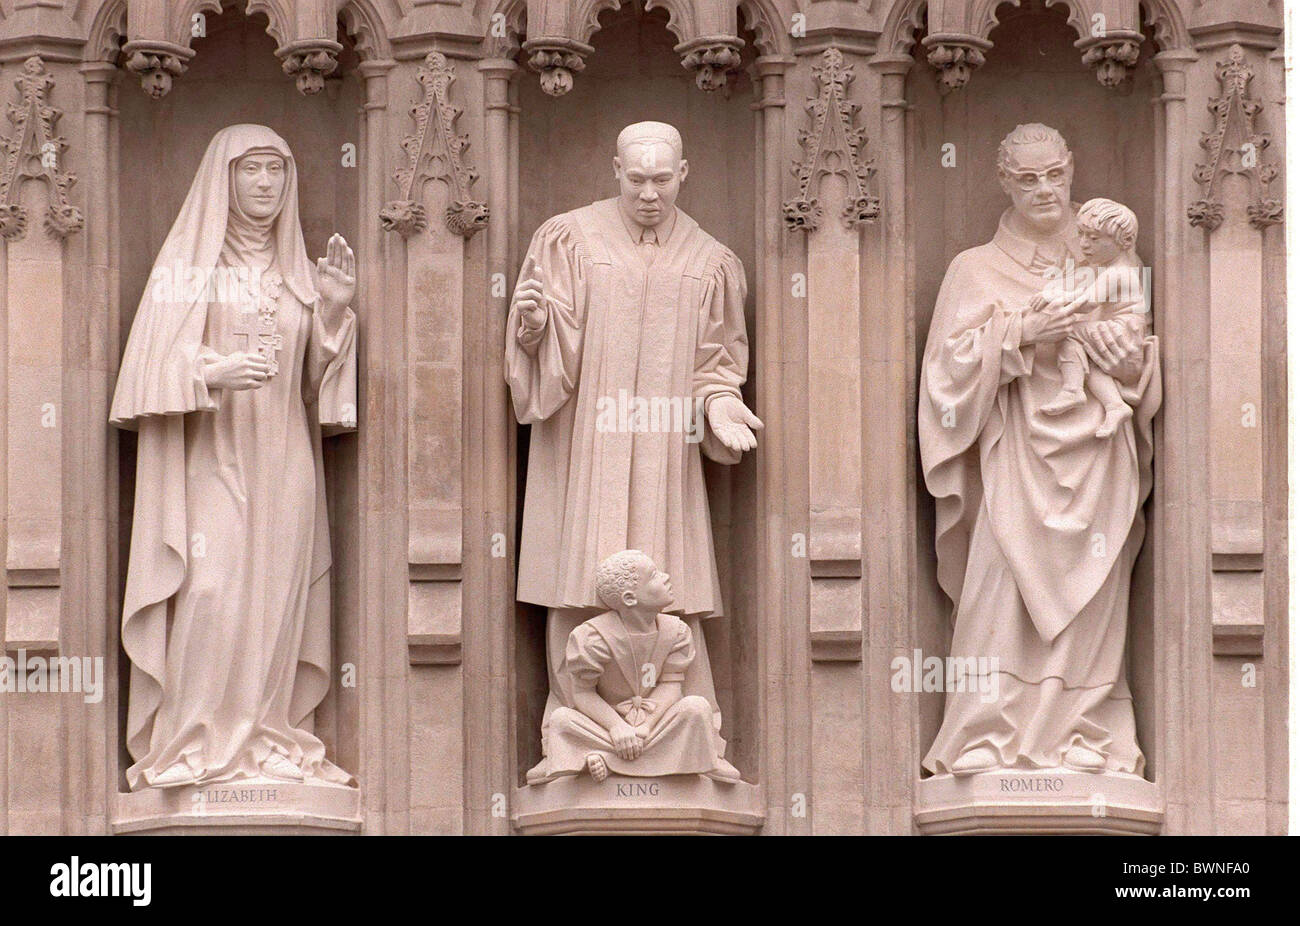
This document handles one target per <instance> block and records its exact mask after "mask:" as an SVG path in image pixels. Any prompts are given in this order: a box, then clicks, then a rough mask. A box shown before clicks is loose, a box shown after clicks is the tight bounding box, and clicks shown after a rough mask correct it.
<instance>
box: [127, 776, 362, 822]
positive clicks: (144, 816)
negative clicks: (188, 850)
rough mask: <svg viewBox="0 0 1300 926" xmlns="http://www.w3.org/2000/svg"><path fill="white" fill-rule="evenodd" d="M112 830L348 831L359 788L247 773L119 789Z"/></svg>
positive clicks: (357, 814) (357, 816) (355, 816)
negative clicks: (212, 780) (222, 779)
mask: <svg viewBox="0 0 1300 926" xmlns="http://www.w3.org/2000/svg"><path fill="white" fill-rule="evenodd" d="M112 831H113V832H114V833H135V834H157V835H162V834H168V835H177V834H185V833H188V834H195V835H212V834H219V833H220V834H229V835H259V834H269V833H281V834H290V835H297V834H301V835H305V834H312V835H321V836H323V835H331V834H336V835H349V834H355V833H359V832H360V831H361V791H360V790H359V789H358V788H348V787H344V786H342V785H331V784H299V783H296V782H285V781H276V780H272V779H268V778H243V779H240V780H238V781H228V782H222V783H220V784H210V785H185V786H183V787H179V788H148V789H146V790H143V791H136V792H133V793H130V794H118V795H117V801H116V804H115V806H114V812H113V822H112Z"/></svg>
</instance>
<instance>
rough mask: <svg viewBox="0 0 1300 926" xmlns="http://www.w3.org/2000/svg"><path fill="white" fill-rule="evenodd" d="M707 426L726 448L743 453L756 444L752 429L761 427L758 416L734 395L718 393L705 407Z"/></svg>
mask: <svg viewBox="0 0 1300 926" xmlns="http://www.w3.org/2000/svg"><path fill="white" fill-rule="evenodd" d="M706 415H707V417H708V419H709V427H710V428H712V429H713V433H714V436H716V437H717V438H718V440H720V441H722V445H723V446H724V447H726V448H727V449H728V450H734V451H736V452H737V453H743V452H744V451H746V450H753V449H754V448H755V447H757V446H758V438H757V437H756V436H754V431H757V430H760V429H761V428H762V427H763V422H761V421H759V420H758V416H757V415H755V414H754V413H753V412H751V411H750V410H749V409H748V408H746V407H745V403H744V402H742V401H740V399H738V398H736V397H735V396H734V395H720V396H718V397H717V398H715V399H713V400H712V401H711V402H709V404H708V406H707V407H706Z"/></svg>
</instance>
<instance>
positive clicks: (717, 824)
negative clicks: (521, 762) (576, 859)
mask: <svg viewBox="0 0 1300 926" xmlns="http://www.w3.org/2000/svg"><path fill="white" fill-rule="evenodd" d="M510 819H511V822H512V823H513V824H514V826H515V828H516V829H517V830H518V831H519V832H520V833H521V834H523V835H525V836H560V835H590V834H606V835H612V834H621V835H653V834H659V835H673V834H675V835H683V834H700V835H714V836H750V835H754V834H756V833H757V832H758V831H759V830H760V829H762V827H763V820H764V809H763V798H762V794H761V793H760V791H759V789H758V786H756V785H752V784H748V783H747V782H743V781H740V782H736V783H735V784H721V783H719V782H716V781H713V780H712V779H710V778H705V777H704V776H703V775H670V776H666V777H663V778H628V777H625V776H622V775H610V776H609V777H608V778H606V779H605V780H604V781H602V782H596V781H594V780H593V779H592V778H591V777H590V776H589V775H572V776H568V777H565V778H558V779H556V780H555V781H548V782H546V783H545V784H540V785H525V786H524V787H522V788H516V789H515V800H514V812H513V813H512V815H511V818H510Z"/></svg>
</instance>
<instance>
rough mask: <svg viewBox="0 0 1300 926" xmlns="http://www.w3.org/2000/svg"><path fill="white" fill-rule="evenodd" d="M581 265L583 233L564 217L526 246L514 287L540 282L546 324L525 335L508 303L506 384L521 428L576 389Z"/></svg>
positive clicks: (541, 418) (554, 220)
mask: <svg viewBox="0 0 1300 926" xmlns="http://www.w3.org/2000/svg"><path fill="white" fill-rule="evenodd" d="M584 261H585V248H584V247H583V243H582V237H581V234H580V232H579V231H578V229H577V227H576V225H575V224H574V222H573V220H572V219H571V218H570V217H569V216H568V215H558V216H555V217H554V218H552V219H548V220H547V221H546V222H545V223H543V224H542V227H541V228H539V229H537V233H536V234H534V235H533V240H532V243H531V244H530V245H529V246H528V254H527V255H526V256H525V257H524V263H523V266H522V267H521V268H520V270H519V280H518V284H517V285H522V284H523V283H524V282H525V281H527V280H528V279H530V278H535V279H537V280H539V281H540V282H541V284H542V306H543V308H544V309H545V311H546V321H545V323H544V324H543V326H542V328H541V330H540V332H536V333H532V332H527V331H525V329H524V324H523V321H522V319H521V317H520V315H521V313H520V312H519V311H518V310H517V309H516V308H515V305H514V300H511V305H510V315H509V318H508V319H507V320H506V382H507V383H509V384H510V395H511V397H512V399H513V400H514V407H515V417H516V418H517V419H518V420H519V423H520V424H532V423H534V422H537V421H545V420H546V419H547V418H549V417H551V415H553V414H555V413H556V412H557V411H558V410H559V409H560V408H561V407H562V406H563V405H564V403H565V402H567V401H568V400H569V397H570V396H571V395H573V390H574V387H575V386H576V385H577V382H578V370H579V365H580V363H581V361H582V325H583V305H584V297H585V293H586V268H585V266H584ZM521 334H522V335H523V341H522V343H521V340H520V336H521Z"/></svg>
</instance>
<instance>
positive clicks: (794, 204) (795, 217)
mask: <svg viewBox="0 0 1300 926" xmlns="http://www.w3.org/2000/svg"><path fill="white" fill-rule="evenodd" d="M781 215H782V218H784V219H785V227H786V228H788V229H790V231H812V230H813V229H814V228H816V227H817V226H818V225H820V224H821V221H822V207H821V205H820V204H819V203H818V202H817V200H816V199H789V200H786V201H785V202H784V203H783V204H782V206H781Z"/></svg>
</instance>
